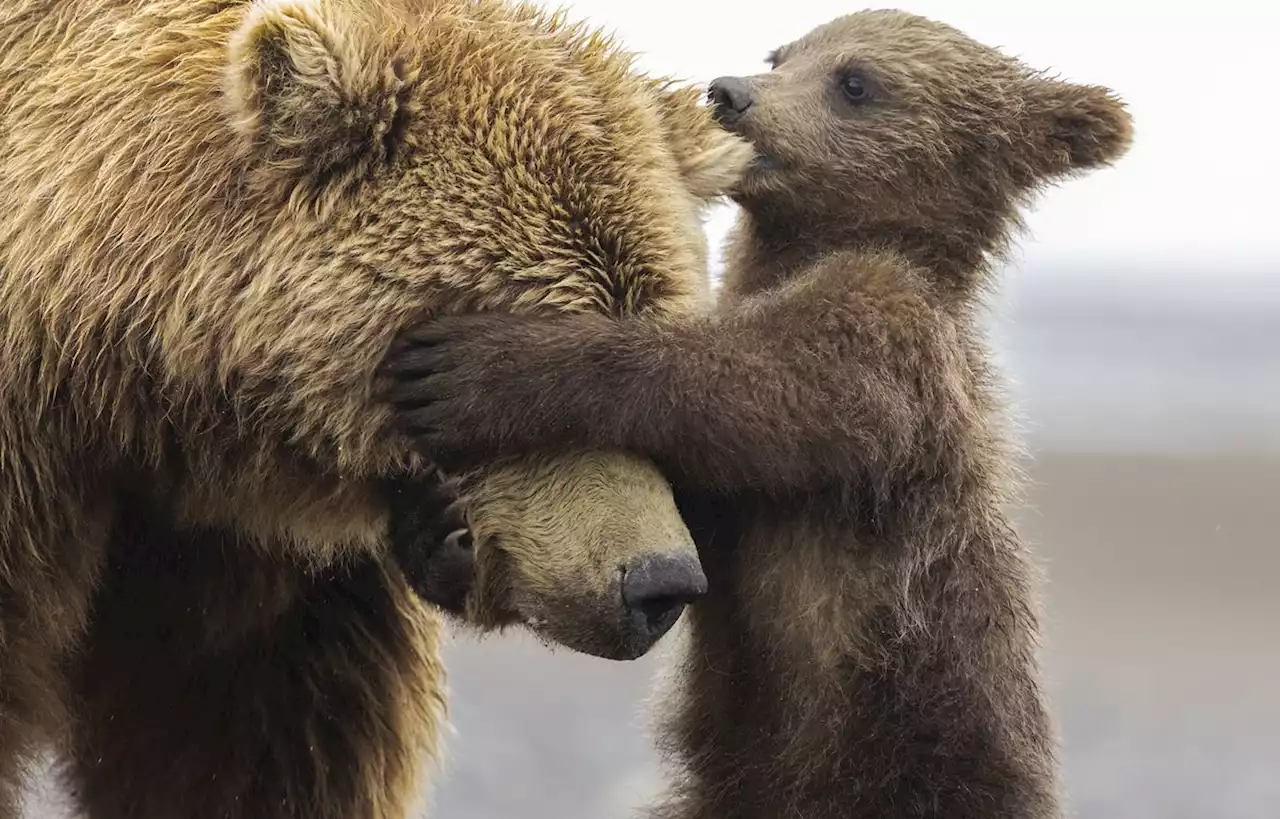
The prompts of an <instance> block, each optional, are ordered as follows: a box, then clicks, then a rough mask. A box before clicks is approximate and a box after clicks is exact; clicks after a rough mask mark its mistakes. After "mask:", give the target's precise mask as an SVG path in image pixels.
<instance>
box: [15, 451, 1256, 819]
mask: <svg viewBox="0 0 1280 819" xmlns="http://www.w3.org/2000/svg"><path fill="white" fill-rule="evenodd" d="M1032 477H1033V479H1034V481H1035V486H1034V487H1033V492H1032V494H1031V497H1030V509H1029V511H1028V512H1027V513H1026V514H1025V516H1024V518H1025V520H1024V524H1023V531H1024V532H1025V534H1026V536H1027V538H1028V540H1029V541H1030V542H1031V543H1032V544H1033V545H1034V547H1035V549H1036V550H1037V553H1038V554H1039V555H1040V556H1041V558H1042V561H1043V563H1044V564H1045V566H1046V569H1047V572H1048V579H1049V585H1048V588H1047V590H1046V593H1047V614H1048V633H1047V639H1046V642H1047V646H1046V662H1047V666H1048V669H1049V673H1050V675H1051V688H1052V696H1053V700H1054V707H1055V710H1056V711H1057V713H1058V714H1059V719H1060V721H1061V723H1062V728H1063V735H1064V754H1063V755H1064V762H1065V766H1066V779H1067V787H1068V789H1069V792H1070V798H1071V805H1072V809H1073V812H1074V813H1076V814H1077V815H1079V816H1082V817H1091V818H1092V819H1121V818H1122V817H1123V819H1130V818H1132V819H1274V817H1276V816H1278V815H1280V813H1278V812H1277V811H1280V808H1277V805H1278V804H1280V697H1277V696H1276V692H1277V691H1280V684H1278V683H1280V639H1278V638H1277V635H1276V631H1277V628H1278V627H1280V597H1278V596H1277V595H1276V594H1275V591H1274V582H1275V578H1276V577H1277V576H1280V534H1278V532H1280V458H1270V459H1268V458H1255V459H1249V458H1225V457H1214V458H1203V457H1202V458H1183V459H1174V458H1160V457H1117V456H1087V455H1072V456H1065V455H1057V456H1048V455H1042V456H1040V458H1039V460H1038V463H1036V465H1035V466H1034V468H1033V470H1032ZM448 659H449V664H450V669H451V672H452V686H453V689H454V704H453V708H454V723H455V727H456V729H457V732H458V735H457V736H456V737H454V738H452V739H451V741H450V749H451V760H450V763H449V770H448V772H447V776H446V777H445V778H444V780H443V783H442V784H441V786H440V787H439V788H438V789H437V790H436V793H435V795H434V797H433V802H434V804H435V808H436V809H435V810H433V811H431V815H433V816H439V817H444V819H449V817H468V819H470V818H471V817H478V818H479V819H490V817H492V819H503V817H510V816H520V817H523V819H542V818H543V817H546V819H550V818H551V817H556V819H576V818H577V817H582V818H583V819H587V818H588V817H591V819H601V818H602V817H624V816H628V815H632V813H633V809H634V808H635V807H636V806H638V805H641V804H643V803H644V801H645V800H646V799H648V798H649V797H650V796H651V795H652V794H653V793H654V792H655V791H656V790H657V789H658V788H659V787H660V784H661V778H660V776H659V774H658V772H657V770H656V768H655V765H654V759H653V755H652V753H651V751H650V748H649V744H648V737H647V735H646V733H645V729H646V718H645V714H646V712H645V704H644V700H645V698H646V697H647V695H648V693H649V691H650V684H651V677H652V676H653V674H654V673H655V671H656V670H657V669H659V668H660V666H661V663H662V657H661V656H660V655H651V656H650V657H648V658H645V659H644V660H641V661H639V662H636V663H628V664H621V663H609V662H605V661H601V660H595V659H592V658H587V657H581V656H577V655H573V654H570V653H568V652H564V651H559V652H554V653H552V652H550V651H548V650H546V649H544V648H543V647H541V646H539V645H536V644H534V643H533V642H532V641H530V640H526V639H520V638H514V637H504V638H501V639H489V640H484V641H481V642H478V643H477V642H475V641H472V640H470V639H460V640H458V641H456V642H455V643H454V644H453V645H451V646H450V649H449V658H448ZM654 705H655V707H660V702H657V703H654ZM56 801H57V795H56V792H55V791H53V790H52V788H51V786H50V785H49V783H48V782H46V783H45V785H44V786H43V787H42V788H41V789H40V791H39V792H37V793H35V794H33V798H32V804H31V809H30V810H29V812H28V815H29V816H30V817H32V819H35V817H38V818H39V819H55V817H62V816H64V815H65V814H64V813H63V812H62V811H60V810H58V809H57V808H56V807H54V806H53V805H54V803H56Z"/></svg>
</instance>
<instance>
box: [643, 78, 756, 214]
mask: <svg viewBox="0 0 1280 819" xmlns="http://www.w3.org/2000/svg"><path fill="white" fill-rule="evenodd" d="M657 91H658V98H659V106H660V112H661V116H662V122H663V124H664V125H665V126H666V129H667V139H668V140H669V144H670V145H671V151H672V153H673V154H674V155H675V158H676V162H677V164H679V166H680V172H681V174H683V175H684V179H685V182H686V183H687V184H688V186H689V190H690V191H691V192H692V193H693V195H694V196H696V197H698V198H699V199H706V200H710V199H715V198H716V197H719V196H725V195H728V194H730V193H732V192H733V189H734V188H735V187H736V186H737V184H738V181H739V180H740V179H741V178H742V175H743V173H744V172H745V171H746V169H747V166H748V165H749V164H751V161H752V160H753V159H754V158H755V150H754V149H753V148H752V147H751V145H750V144H749V143H748V142H747V141H746V140H744V139H742V138H740V137H738V136H737V135H735V134H732V133H730V132H729V131H726V130H725V129H723V128H721V127H720V126H719V125H718V124H716V121H715V120H714V119H712V117H711V109H710V108H709V107H707V106H706V105H702V104H700V103H701V101H702V93H701V92H700V91H699V90H698V89H697V88H692V87H686V88H672V84H671V83H669V82H662V83H660V84H658V86H657Z"/></svg>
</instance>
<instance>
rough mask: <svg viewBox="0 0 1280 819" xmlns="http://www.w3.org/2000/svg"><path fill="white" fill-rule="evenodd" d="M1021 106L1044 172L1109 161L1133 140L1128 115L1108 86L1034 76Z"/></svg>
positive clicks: (1118, 155) (1037, 158)
mask: <svg viewBox="0 0 1280 819" xmlns="http://www.w3.org/2000/svg"><path fill="white" fill-rule="evenodd" d="M1027 110H1028V112H1029V114H1030V115H1031V117H1032V120H1033V122H1032V130H1033V132H1034V133H1035V134H1036V136H1037V137H1038V139H1037V140H1036V143H1037V145H1038V150H1039V152H1040V154H1041V155H1040V156H1038V157H1036V160H1037V164H1038V165H1039V166H1040V167H1041V169H1042V171H1043V172H1044V173H1048V174H1061V173H1070V172H1072V171H1085V170H1091V169H1094V168H1099V167H1103V166H1105V165H1110V164H1111V163H1113V162H1115V161H1116V160H1117V159H1119V158H1120V157H1121V156H1123V155H1124V153H1125V152H1126V151H1128V149H1129V146H1130V144H1131V143H1132V142H1133V118H1132V116H1131V115H1130V114H1129V111H1128V109H1127V108H1126V107H1125V104H1124V102H1123V101H1121V100H1120V99H1119V98H1118V97H1117V96H1116V95H1115V94H1114V93H1113V92H1112V91H1111V90H1110V89H1107V88H1103V87H1101V86H1097V85H1077V84H1075V83H1069V82H1062V81H1060V80H1054V79H1045V78H1039V77H1037V78H1035V79H1032V80H1031V81H1030V82H1029V87H1028V91H1027Z"/></svg>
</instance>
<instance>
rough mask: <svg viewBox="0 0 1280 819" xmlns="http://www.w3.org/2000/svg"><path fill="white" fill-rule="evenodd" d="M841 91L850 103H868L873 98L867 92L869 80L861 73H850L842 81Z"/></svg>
mask: <svg viewBox="0 0 1280 819" xmlns="http://www.w3.org/2000/svg"><path fill="white" fill-rule="evenodd" d="M840 91H841V93H843V94H844V98H845V99H847V100H848V101H849V102H853V103H859V102H866V101H867V98H868V97H870V96H871V92H870V91H869V90H867V78H866V76H864V75H863V73H862V72H861V71H850V72H849V73H848V74H845V75H844V77H842V78H841V80H840Z"/></svg>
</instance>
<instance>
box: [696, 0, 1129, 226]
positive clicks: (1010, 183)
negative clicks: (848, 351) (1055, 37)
mask: <svg viewBox="0 0 1280 819" xmlns="http://www.w3.org/2000/svg"><path fill="white" fill-rule="evenodd" d="M769 62H770V63H771V70H770V71H769V72H767V73H765V74H761V75H758V76H752V77H721V78H719V79H718V80H715V81H714V82H713V83H712V85H711V90H710V97H711V99H712V102H713V103H714V105H715V106H716V110H717V116H718V118H719V119H720V121H721V122H722V123H724V125H725V126H726V127H727V128H729V129H730V130H732V131H734V132H736V133H739V134H741V135H743V136H745V137H746V138H747V139H749V140H750V141H751V142H752V144H753V145H754V146H755V148H756V149H757V151H758V152H759V153H760V156H759V158H758V159H757V161H756V162H755V163H754V165H753V167H752V169H751V170H750V172H749V173H748V176H747V179H746V180H745V181H744V182H743V183H742V185H741V192H740V194H739V196H738V199H739V201H740V202H741V203H742V204H743V205H744V207H745V208H746V209H747V210H748V212H755V213H757V214H760V213H768V212H769V211H771V210H775V209H776V210H782V211H783V212H785V213H787V214H788V215H789V216H792V217H794V216H796V215H797V214H799V215H805V214H807V215H809V216H811V217H812V218H813V219H816V220H818V221H821V222H832V221H837V222H839V223H840V224H839V225H824V226H830V227H836V228H838V227H840V226H841V225H843V226H846V227H847V228H848V229H849V230H851V231H855V232H856V231H860V230H866V229H867V228H873V229H874V228H877V227H880V228H884V229H885V232H886V233H890V234H891V233H893V232H898V233H904V232H911V231H929V230H931V229H935V228H939V227H947V228H949V227H952V226H957V227H958V226H967V227H968V228H969V229H979V230H981V229H982V225H980V224H978V222H980V221H982V220H986V221H996V222H1003V221H1005V220H1007V219H1008V218H1010V217H1011V216H1012V210H1013V208H1015V207H1016V206H1017V205H1018V204H1020V203H1021V202H1022V201H1023V200H1024V198H1025V197H1026V196H1028V195H1029V194H1031V193H1032V192H1033V191H1035V190H1036V189H1038V188H1039V187H1041V186H1042V185H1044V184H1045V183H1048V182H1051V181H1053V180H1055V179H1056V178H1059V177H1064V176H1067V175H1070V174H1075V173H1080V172H1084V171H1087V170H1090V169H1093V168H1097V167H1100V166H1104V165H1107V164H1109V163H1111V162H1112V161H1114V160H1115V159H1117V158H1118V157H1119V156H1120V155H1121V154H1123V153H1124V152H1125V150H1126V149H1127V147H1128V146H1129V143H1130V139H1131V122H1130V116H1129V114H1128V113H1127V111H1126V109H1125V108H1124V106H1123V104H1122V103H1121V102H1120V101H1118V100H1117V99H1116V98H1115V97H1114V96H1113V95H1112V94H1111V92H1109V91H1108V90H1107V89H1105V88H1100V87H1097V86H1089V85H1077V84H1072V83H1068V82H1062V81H1059V80H1055V79H1052V78H1049V77H1045V76H1042V75H1040V74H1038V73H1036V72H1034V71H1032V70H1030V69H1029V68H1027V67H1026V66H1024V65H1022V64H1021V63H1020V62H1018V61H1017V60H1015V59H1012V58H1010V57H1007V56H1004V55H1003V54H1001V53H999V52H998V51H996V50H995V49H992V48H989V47H987V46H984V45H982V44H980V43H977V42H974V41H973V40H971V39H969V38H968V37H966V36H965V35H963V34H961V33H960V32H958V31H956V30H955V29H953V28H950V27H948V26H946V25H943V24H941V23H936V22H933V21H931V20H927V19H924V18H921V17H916V16H913V15H909V14H905V13H901V12H894V11H868V12H861V13H857V14H851V15H848V16H845V17H840V18H838V19H836V20H833V21H832V22H829V23H827V24H825V25H822V26H820V27H818V28H816V29H814V30H813V31H811V32H809V33H808V34H806V35H805V36H803V37H801V38H800V39H799V40H796V41H795V42H792V43H788V44H786V45H783V46H781V47H780V48H778V49H777V50H776V51H774V52H773V53H772V54H771V55H770V56H769Z"/></svg>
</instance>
